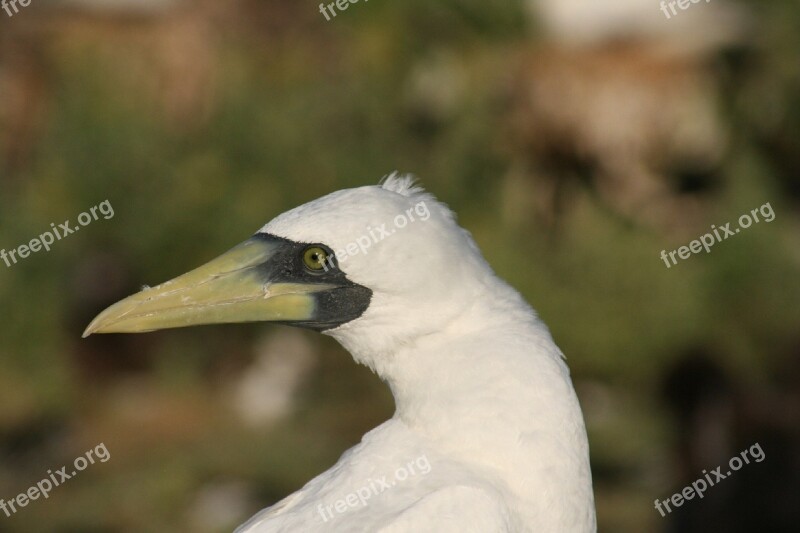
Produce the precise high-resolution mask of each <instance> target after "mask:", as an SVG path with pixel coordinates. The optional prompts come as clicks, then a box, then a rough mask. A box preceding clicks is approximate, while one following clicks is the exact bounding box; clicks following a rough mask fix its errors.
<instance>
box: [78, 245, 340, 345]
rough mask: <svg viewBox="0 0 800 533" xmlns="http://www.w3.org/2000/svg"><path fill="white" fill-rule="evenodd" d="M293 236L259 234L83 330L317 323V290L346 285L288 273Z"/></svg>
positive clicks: (136, 330)
mask: <svg viewBox="0 0 800 533" xmlns="http://www.w3.org/2000/svg"><path fill="white" fill-rule="evenodd" d="M289 242H290V241H286V240H284V239H279V238H274V237H270V236H267V235H263V234H259V235H256V236H254V237H252V238H251V239H248V240H247V241H245V242H243V243H242V244H240V245H238V246H236V247H235V248H233V249H232V250H230V251H228V252H227V253H225V254H223V255H221V256H220V257H218V258H216V259H214V260H212V261H211V262H209V263H206V264H205V265H203V266H201V267H200V268H197V269H195V270H192V271H191V272H188V273H186V274H184V275H182V276H179V277H177V278H175V279H173V280H172V281H167V282H166V283H163V284H161V285H158V286H157V287H152V288H146V289H144V290H143V291H142V292H139V293H137V294H134V295H133V296H130V297H128V298H125V299H124V300H122V301H120V302H117V303H115V304H114V305H112V306H111V307H109V308H108V309H106V310H105V311H103V312H102V313H100V314H99V315H98V316H97V318H95V319H94V320H93V321H92V323H91V324H89V327H87V328H86V331H85V332H84V333H83V336H84V337H87V336H89V335H91V334H92V333H139V332H146V331H154V330H159V329H168V328H180V327H185V326H195V325H201V324H223V323H234V322H256V321H259V322H260V321H273V322H284V323H289V324H293V323H294V324H296V325H309V326H310V327H313V325H312V324H314V320H315V314H316V311H317V309H316V307H317V306H318V303H319V302H318V301H317V296H319V294H320V293H324V292H325V291H330V290H331V289H337V288H342V286H341V285H337V284H330V283H325V281H324V280H322V279H320V280H316V279H315V280H308V279H303V278H302V277H298V278H293V277H286V271H287V266H286V259H285V258H286V257H290V256H289V255H287V253H286V252H287V246H288V245H287V243H289ZM291 244H294V243H291ZM276 255H277V256H278V257H276ZM281 273H283V277H282V276H281Z"/></svg>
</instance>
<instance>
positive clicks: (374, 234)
mask: <svg viewBox="0 0 800 533" xmlns="http://www.w3.org/2000/svg"><path fill="white" fill-rule="evenodd" d="M244 321H273V322H281V323H285V324H290V325H297V326H303V327H308V328H313V329H316V330H319V331H322V333H324V334H326V335H330V336H332V337H334V338H335V339H336V340H337V341H339V342H340V343H341V344H342V345H343V346H344V347H345V348H346V349H347V350H348V351H349V352H350V353H351V354H352V356H353V358H354V359H355V360H356V361H357V362H358V363H361V364H364V365H366V366H368V367H370V368H371V369H372V370H373V371H374V372H375V373H377V374H378V375H379V376H380V377H381V379H383V380H384V381H385V382H386V383H387V384H388V385H389V387H390V388H391V391H392V393H393V395H394V399H395V403H396V412H395V414H394V416H393V417H392V418H391V419H390V420H388V421H387V422H385V423H383V424H381V425H380V426H379V427H377V428H375V429H374V430H372V431H370V432H369V433H367V434H366V435H365V436H364V438H363V440H362V442H361V443H360V444H359V445H357V446H355V447H354V448H352V449H351V450H349V451H347V452H346V453H345V454H344V455H343V456H342V457H341V459H340V460H339V461H338V462H337V463H336V465H334V466H333V467H332V468H331V469H330V470H328V471H327V472H324V473H323V474H320V475H319V476H317V477H316V478H314V479H313V480H311V481H310V482H309V483H308V484H306V485H305V486H304V487H303V488H302V489H300V490H299V491H297V492H295V493H294V494H292V495H290V496H288V497H287V498H285V499H284V500H282V501H280V502H278V503H277V504H275V505H273V506H272V507H269V508H267V509H265V510H263V511H261V512H260V513H258V514H257V515H256V516H254V517H253V518H252V519H251V520H250V521H248V522H247V523H246V524H244V525H242V526H241V527H240V528H239V529H238V530H237V531H238V532H241V533H255V532H268V531H269V532H296V531H303V532H309V531H311V532H314V531H337V532H357V531H369V532H373V531H379V532H383V533H395V532H420V531H433V532H437V533H438V532H458V533H464V532H476V533H478V532H479V533H486V532H536V533H564V532H571V533H585V532H593V531H596V522H595V511H594V498H593V493H592V482H591V471H590V469H589V448H588V441H587V437H586V430H585V427H584V422H583V417H582V415H581V410H580V406H579V404H578V400H577V397H576V395H575V391H574V389H573V386H572V382H571V379H570V375H569V370H568V368H567V366H566V364H565V362H564V359H563V355H562V353H561V351H560V350H559V349H558V347H557V346H556V345H555V343H554V342H553V339H552V337H551V335H550V333H549V331H548V329H547V327H546V326H545V325H544V324H543V323H542V322H541V321H540V320H539V319H538V318H537V316H536V314H535V312H534V311H533V309H532V308H531V307H530V306H529V305H528V304H527V303H526V302H525V301H524V299H523V298H522V297H521V296H520V294H519V293H518V292H517V291H515V290H514V289H513V288H512V287H510V286H509V285H507V284H506V283H505V282H503V281H502V280H500V279H499V278H498V277H497V276H496V275H495V274H494V272H493V271H492V269H491V267H490V266H489V265H488V264H487V263H486V261H485V260H484V259H483V257H482V256H481V254H480V252H479V250H478V248H477V246H476V245H475V243H474V242H473V240H472V238H471V236H470V235H469V233H467V231H465V230H463V229H462V228H461V227H459V226H458V224H457V223H456V222H455V217H454V215H453V213H452V212H451V211H450V210H449V209H448V208H447V207H446V206H445V205H444V204H441V203H439V202H438V201H437V200H436V199H435V198H434V197H433V196H432V195H430V194H429V193H426V192H425V191H423V190H422V189H421V188H419V187H417V186H415V185H414V183H413V179H412V178H410V177H406V176H397V175H392V176H390V177H388V178H387V179H385V180H384V181H383V182H382V184H381V185H378V186H367V187H360V188H355V189H348V190H342V191H338V192H335V193H332V194H329V195H327V196H325V197H323V198H320V199H318V200H316V201H313V202H310V203H308V204H305V205H302V206H300V207H298V208H295V209H293V210H291V211H288V212H287V213H284V214H282V215H280V216H278V217H277V218H275V219H274V220H272V221H271V222H269V223H268V224H267V225H266V226H264V227H263V228H262V229H261V230H259V231H258V232H257V233H256V234H255V235H254V236H253V237H252V238H251V239H249V240H248V241H245V242H244V243H242V244H241V245H239V246H237V247H236V248H234V249H232V250H231V251H229V252H228V253H226V254H224V255H222V256H221V257H219V258H217V259H215V260H213V261H211V262H210V263H208V264H206V265H204V266H202V267H200V268H198V269H196V270H194V271H192V272H189V273H188V274H184V275H183V276H180V277H178V278H176V279H174V280H172V281H169V282H166V283H164V284H162V285H159V286H157V287H153V288H151V289H148V290H145V291H143V292H141V293H138V294H136V295H133V296H131V297H129V298H127V299H125V300H123V301H121V302H119V303H117V304H115V305H113V306H111V307H110V308H109V309H107V310H105V311H104V312H103V313H101V314H100V315H99V316H98V317H97V318H96V319H95V320H94V321H93V322H92V323H91V324H90V325H89V327H88V328H87V330H86V332H85V333H84V336H86V335H89V334H91V333H110V332H141V331H151V330H155V329H164V328H171V327H181V326H188V325H194V324H209V323H223V322H228V323H229V322H244Z"/></svg>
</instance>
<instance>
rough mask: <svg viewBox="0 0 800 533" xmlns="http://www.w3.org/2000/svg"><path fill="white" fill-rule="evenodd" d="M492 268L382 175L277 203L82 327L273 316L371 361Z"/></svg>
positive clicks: (427, 203) (425, 202) (447, 315)
mask: <svg viewBox="0 0 800 533" xmlns="http://www.w3.org/2000/svg"><path fill="white" fill-rule="evenodd" d="M487 270H488V276H487ZM492 277H493V275H492V274H491V270H490V269H489V267H488V265H486V263H485V261H484V260H483V259H482V257H481V255H480V253H479V251H478V249H477V247H476V246H475V244H474V243H473V241H472V239H471V237H470V236H469V234H468V233H467V232H466V231H465V230H463V229H461V228H460V227H459V226H458V225H457V224H456V222H455V220H454V216H453V214H452V212H451V211H450V210H449V209H448V208H447V207H446V206H445V205H444V204H441V203H439V202H438V201H437V200H436V199H435V198H434V197H433V196H432V195H430V194H428V193H426V192H425V191H423V190H422V189H421V188H419V187H417V186H415V185H414V183H413V179H412V178H411V177H407V176H397V175H392V176H389V177H388V178H387V179H386V180H384V181H383V183H382V184H380V185H376V186H366V187H359V188H355V189H346V190H341V191H337V192H334V193H332V194H329V195H327V196H324V197H322V198H320V199H318V200H315V201H312V202H309V203H307V204H304V205H302V206H300V207H297V208H295V209H292V210H291V211H288V212H286V213H283V214H282V215H280V216H278V217H276V218H275V219H273V220H272V221H270V222H269V223H267V224H266V225H265V226H264V227H263V228H261V229H260V230H259V231H258V232H256V233H255V235H253V236H252V237H251V238H249V239H248V240H246V241H244V242H243V243H241V244H239V245H238V246H235V247H234V248H233V249H231V250H229V251H228V252H226V253H224V254H223V255H221V256H219V257H217V258H216V259H213V260H212V261H210V262H208V263H206V264H205V265H203V266H201V267H199V268H196V269H195V270H192V271H190V272H188V273H186V274H183V275H181V276H179V277H177V278H175V279H173V280H171V281H167V282H165V283H162V284H161V285H158V286H154V287H151V288H147V289H145V290H143V291H142V292H139V293H137V294H134V295H133V296H130V297H128V298H125V299H124V300H122V301H120V302H118V303H116V304H114V305H112V306H111V307H109V308H108V309H106V310H105V311H103V312H102V313H100V315H98V316H97V318H95V319H94V320H93V321H92V323H91V324H89V326H88V327H87V328H86V331H85V332H84V337H85V336H88V335H91V334H93V333H137V332H146V331H154V330H160V329H167V328H178V327H185V326H193V325H201V324H221V323H236V322H276V323H282V324H288V325H293V326H299V327H306V328H311V329H315V330H317V331H322V332H323V333H326V334H329V335H332V336H333V337H335V338H337V340H339V341H340V342H341V343H342V344H343V345H345V347H346V348H348V350H349V351H350V352H351V353H352V354H353V355H354V357H356V359H357V360H359V361H360V362H362V363H365V364H367V365H369V366H372V367H373V368H374V361H373V360H371V358H372V357H374V356H375V355H376V354H385V353H387V352H391V351H392V349H393V348H392V347H396V346H398V345H403V344H408V343H411V342H413V341H414V339H415V338H417V337H419V336H422V335H426V334H429V333H432V332H435V331H438V330H440V329H441V328H443V327H444V326H445V325H446V324H447V323H448V322H449V321H450V320H452V318H453V317H455V316H457V315H458V314H459V313H460V312H462V311H463V309H465V308H466V307H467V306H469V305H470V304H471V302H472V301H474V299H475V298H476V296H477V294H478V293H479V292H480V291H481V286H482V280H486V279H488V278H492ZM359 354H360V355H361V357H359Z"/></svg>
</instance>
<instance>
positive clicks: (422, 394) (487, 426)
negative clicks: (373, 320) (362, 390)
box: [382, 299, 594, 531]
mask: <svg viewBox="0 0 800 533" xmlns="http://www.w3.org/2000/svg"><path fill="white" fill-rule="evenodd" d="M519 301H521V299H520V300H519ZM519 301H512V302H511V304H512V305H506V304H507V303H508V302H500V303H499V304H498V303H496V302H495V303H494V304H493V305H489V306H473V307H472V308H470V309H468V310H466V311H465V312H464V313H463V314H462V315H460V316H459V317H458V318H457V319H456V320H454V321H452V322H451V323H450V324H449V325H448V327H447V328H445V329H443V330H441V331H439V332H437V333H435V334H431V335H427V336H425V337H424V338H421V339H418V340H417V342H415V343H411V344H408V345H406V346H404V347H403V348H402V349H400V350H399V351H398V352H397V353H395V354H394V357H392V359H391V363H390V364H388V365H386V366H384V367H383V368H382V377H383V378H384V379H385V380H386V381H387V383H388V384H389V386H390V387H391V389H392V393H393V394H394V398H395V402H396V408H397V411H396V414H395V418H396V419H399V420H401V421H402V422H403V423H404V424H405V425H406V426H408V427H409V429H411V430H412V431H413V432H414V433H416V434H417V435H418V436H419V437H420V438H421V439H423V441H425V442H428V443H430V445H431V446H432V447H433V448H434V449H438V450H440V451H441V452H442V453H443V454H446V456H448V457H452V458H456V459H458V460H460V461H462V462H463V463H465V464H469V465H471V467H472V468H474V469H476V470H477V471H480V472H483V473H484V474H485V475H486V476H487V477H490V478H493V479H495V480H496V482H497V484H498V485H499V486H501V487H505V489H506V490H507V491H508V495H509V497H510V498H511V500H512V501H518V502H519V504H518V507H519V510H520V513H521V515H522V516H524V517H526V518H525V519H526V520H528V521H529V522H528V523H539V524H542V525H545V524H546V523H548V521H550V520H552V526H553V527H552V528H551V529H548V528H545V529H544V530H548V531H549V530H553V531H555V530H570V531H591V530H592V527H593V525H592V524H593V520H594V510H593V509H594V508H593V497H592V488H591V472H590V470H589V461H588V441H587V439H586V432H585V427H584V423H583V416H582V413H581V410H580V406H579V404H578V400H577V397H576V395H575V391H574V389H573V386H572V381H571V379H570V376H569V370H568V369H567V367H566V364H565V363H564V361H563V358H562V355H561V352H560V350H559V349H558V348H557V347H556V345H555V344H554V343H553V341H552V338H551V336H550V333H549V332H548V330H547V328H546V327H545V326H544V325H543V324H542V323H541V322H539V321H538V319H536V318H535V315H534V313H533V311H532V310H531V309H530V308H529V307H527V304H524V303H523V305H524V308H523V309H521V308H520V305H519ZM521 310H522V311H524V312H519V311H521ZM498 317H502V318H501V319H498ZM520 472H525V475H521V474H520ZM542 494H546V496H544V497H543V496H542ZM554 508H557V509H559V511H558V512H553V509H554ZM531 520H536V522H530V521H531ZM573 521H574V522H573ZM568 523H569V524H574V525H575V527H568V528H567V529H563V527H562V526H564V524H568ZM521 530H524V528H522V529H521Z"/></svg>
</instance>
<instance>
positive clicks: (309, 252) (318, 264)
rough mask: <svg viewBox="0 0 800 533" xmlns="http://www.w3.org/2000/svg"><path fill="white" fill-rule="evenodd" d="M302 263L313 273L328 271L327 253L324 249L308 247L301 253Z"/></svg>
mask: <svg viewBox="0 0 800 533" xmlns="http://www.w3.org/2000/svg"><path fill="white" fill-rule="evenodd" d="M303 263H305V265H306V266H307V267H308V268H309V269H311V270H315V271H319V270H322V269H323V268H324V269H325V270H328V268H330V267H329V265H330V261H329V258H328V255H327V253H326V252H325V250H324V249H322V248H320V247H319V246H309V247H308V248H306V249H305V251H304V252H303Z"/></svg>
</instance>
